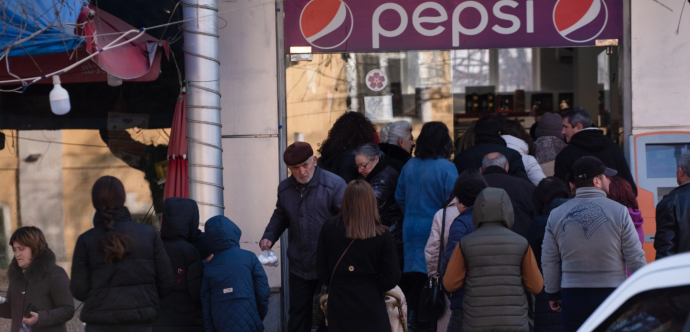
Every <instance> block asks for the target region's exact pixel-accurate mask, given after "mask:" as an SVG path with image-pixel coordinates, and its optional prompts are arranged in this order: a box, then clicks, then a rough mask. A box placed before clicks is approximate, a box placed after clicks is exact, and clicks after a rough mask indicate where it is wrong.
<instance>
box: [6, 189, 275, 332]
mask: <svg viewBox="0 0 690 332" xmlns="http://www.w3.org/2000/svg"><path fill="white" fill-rule="evenodd" d="M91 198H92V203H93V207H94V208H95V209H96V213H95V215H94V218H93V225H94V227H93V228H92V229H90V230H88V231H86V232H85V233H83V234H81V235H80V236H79V238H78V239H77V243H76V246H75V249H74V255H73V260H72V273H71V280H70V278H69V277H68V276H67V273H66V272H65V270H64V269H63V268H62V267H60V266H58V265H57V264H56V263H55V254H54V253H53V252H52V251H51V250H50V248H49V247H48V243H47V242H46V239H45V236H44V235H43V232H42V231H41V230H40V229H38V228H36V227H33V226H25V227H20V228H19V229H17V230H16V231H15V232H14V233H13V234H12V236H11V237H10V245H11V246H12V250H13V251H14V259H12V262H11V263H10V267H9V269H8V277H9V279H10V284H9V288H8V291H7V297H6V298H1V297H0V303H2V304H0V317H3V318H9V319H11V320H12V323H11V331H21V332H29V331H33V332H67V326H66V323H67V322H68V321H70V320H71V319H72V318H73V317H74V315H75V299H76V300H78V301H80V302H82V303H81V304H80V306H81V312H80V316H79V318H80V320H81V321H82V322H83V323H84V324H85V331H87V332H124V331H127V332H151V331H166V332H169V331H173V332H174V331H180V332H182V331H184V332H188V331H200V332H201V331H238V332H239V331H263V329H264V328H263V322H262V321H263V319H264V318H265V317H266V314H267V312H268V298H269V295H270V289H269V286H268V279H267V278H266V274H265V272H264V269H263V266H261V264H260V263H259V260H258V258H257V257H256V255H254V253H252V252H249V251H246V250H242V249H240V245H239V240H240V236H241V231H240V229H239V228H238V227H237V225H235V224H234V223H233V222H232V221H230V220H229V219H227V218H225V217H223V216H216V217H213V218H211V219H209V220H208V221H207V222H206V228H205V229H206V232H205V233H204V232H201V231H200V230H199V208H198V206H197V204H196V202H195V201H193V200H190V199H184V198H168V199H166V200H165V201H164V202H163V222H162V224H161V229H160V234H158V233H157V232H156V230H155V229H154V228H153V227H151V226H148V225H144V224H140V223H137V222H134V221H132V216H131V214H130V212H129V210H128V209H127V207H125V205H124V204H125V199H126V195H125V188H124V186H123V184H122V182H121V181H120V180H118V179H117V178H114V177H111V176H104V177H102V178H100V179H98V180H97V181H96V183H95V184H94V186H93V190H92V192H91ZM77 309H78V308H77Z"/></svg>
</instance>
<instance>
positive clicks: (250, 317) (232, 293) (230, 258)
mask: <svg viewBox="0 0 690 332" xmlns="http://www.w3.org/2000/svg"><path fill="white" fill-rule="evenodd" d="M205 228H206V232H205V234H204V235H205V237H206V241H207V243H208V245H209V247H210V248H211V251H212V253H213V258H212V259H211V260H210V261H209V262H208V263H206V267H205V268H204V278H203V281H202V284H201V302H202V306H203V312H204V321H205V324H204V325H205V329H206V331H207V332H216V331H223V332H226V331H228V332H234V331H237V332H249V331H251V332H261V331H263V330H264V325H263V322H262V321H263V319H264V318H265V317H266V314H267V312H268V298H269V296H270V288H269V286H268V278H266V273H265V272H264V268H263V266H261V263H259V259H258V258H257V257H256V255H255V254H254V253H252V252H250V251H247V250H243V249H241V248H240V244H239V243H240V236H241V235H242V231H241V230H240V228H239V227H237V225H235V223H233V222H232V221H230V219H228V218H226V217H224V216H215V217H213V218H211V219H209V220H208V221H207V222H206V225H205Z"/></svg>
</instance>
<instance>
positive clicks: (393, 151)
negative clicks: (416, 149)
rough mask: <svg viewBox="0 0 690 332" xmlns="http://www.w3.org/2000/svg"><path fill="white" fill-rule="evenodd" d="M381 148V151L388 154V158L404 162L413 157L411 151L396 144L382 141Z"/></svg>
mask: <svg viewBox="0 0 690 332" xmlns="http://www.w3.org/2000/svg"><path fill="white" fill-rule="evenodd" d="M379 148H380V149H381V151H383V153H385V154H386V157H387V158H392V159H396V160H400V161H402V162H403V163H406V162H407V161H408V160H410V158H412V156H411V155H410V153H409V152H407V151H405V149H403V148H401V147H399V146H397V145H394V144H388V143H381V144H379Z"/></svg>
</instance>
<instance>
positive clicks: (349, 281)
mask: <svg viewBox="0 0 690 332" xmlns="http://www.w3.org/2000/svg"><path fill="white" fill-rule="evenodd" d="M340 212H341V213H340V214H339V215H338V216H336V217H334V218H333V219H331V220H329V221H327V222H326V223H325V224H324V225H323V228H322V229H321V235H320V236H319V244H318V250H317V251H316V252H317V254H316V269H317V273H318V275H319V280H320V281H321V282H322V283H323V284H324V285H329V293H328V305H327V306H328V311H327V317H326V319H327V321H328V331H329V332H338V331H376V332H381V331H382V332H386V331H391V326H390V321H389V318H388V312H387V311H386V304H385V302H384V294H385V292H386V291H388V290H390V289H392V288H393V287H395V286H396V285H397V284H398V281H399V280H400V275H401V273H400V268H399V267H398V258H397V254H396V250H395V245H394V244H393V237H392V236H391V234H390V232H388V227H386V226H384V225H382V224H381V219H380V217H379V212H378V204H377V202H376V195H375V194H374V189H372V188H371V186H370V185H369V184H368V183H367V182H366V181H364V180H354V181H352V182H350V184H349V185H348V186H347V188H346V189H345V194H344V195H343V202H342V205H341V210H340Z"/></svg>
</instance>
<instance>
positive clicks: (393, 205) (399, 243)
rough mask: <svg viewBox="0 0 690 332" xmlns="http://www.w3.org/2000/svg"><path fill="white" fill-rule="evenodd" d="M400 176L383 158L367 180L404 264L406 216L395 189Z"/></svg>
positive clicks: (401, 262)
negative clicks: (404, 220) (399, 204)
mask: <svg viewBox="0 0 690 332" xmlns="http://www.w3.org/2000/svg"><path fill="white" fill-rule="evenodd" d="M399 177H400V173H398V172H397V171H396V170H395V169H393V168H392V167H391V166H389V165H388V161H387V160H386V159H383V160H380V161H379V163H378V164H376V166H375V167H374V169H373V170H371V173H369V175H367V177H366V181H367V182H369V184H370V185H371V187H372V188H374V193H375V194H376V201H377V202H378V206H379V216H380V217H381V223H382V224H384V225H386V226H388V227H390V231H391V235H393V241H395V247H396V249H397V251H398V259H399V260H400V262H399V263H400V266H402V264H403V261H404V260H403V259H404V256H403V238H402V223H403V218H404V217H405V216H404V215H403V213H402V210H400V207H399V206H398V202H397V201H396V200H395V189H396V188H397V187H398V178H399Z"/></svg>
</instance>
